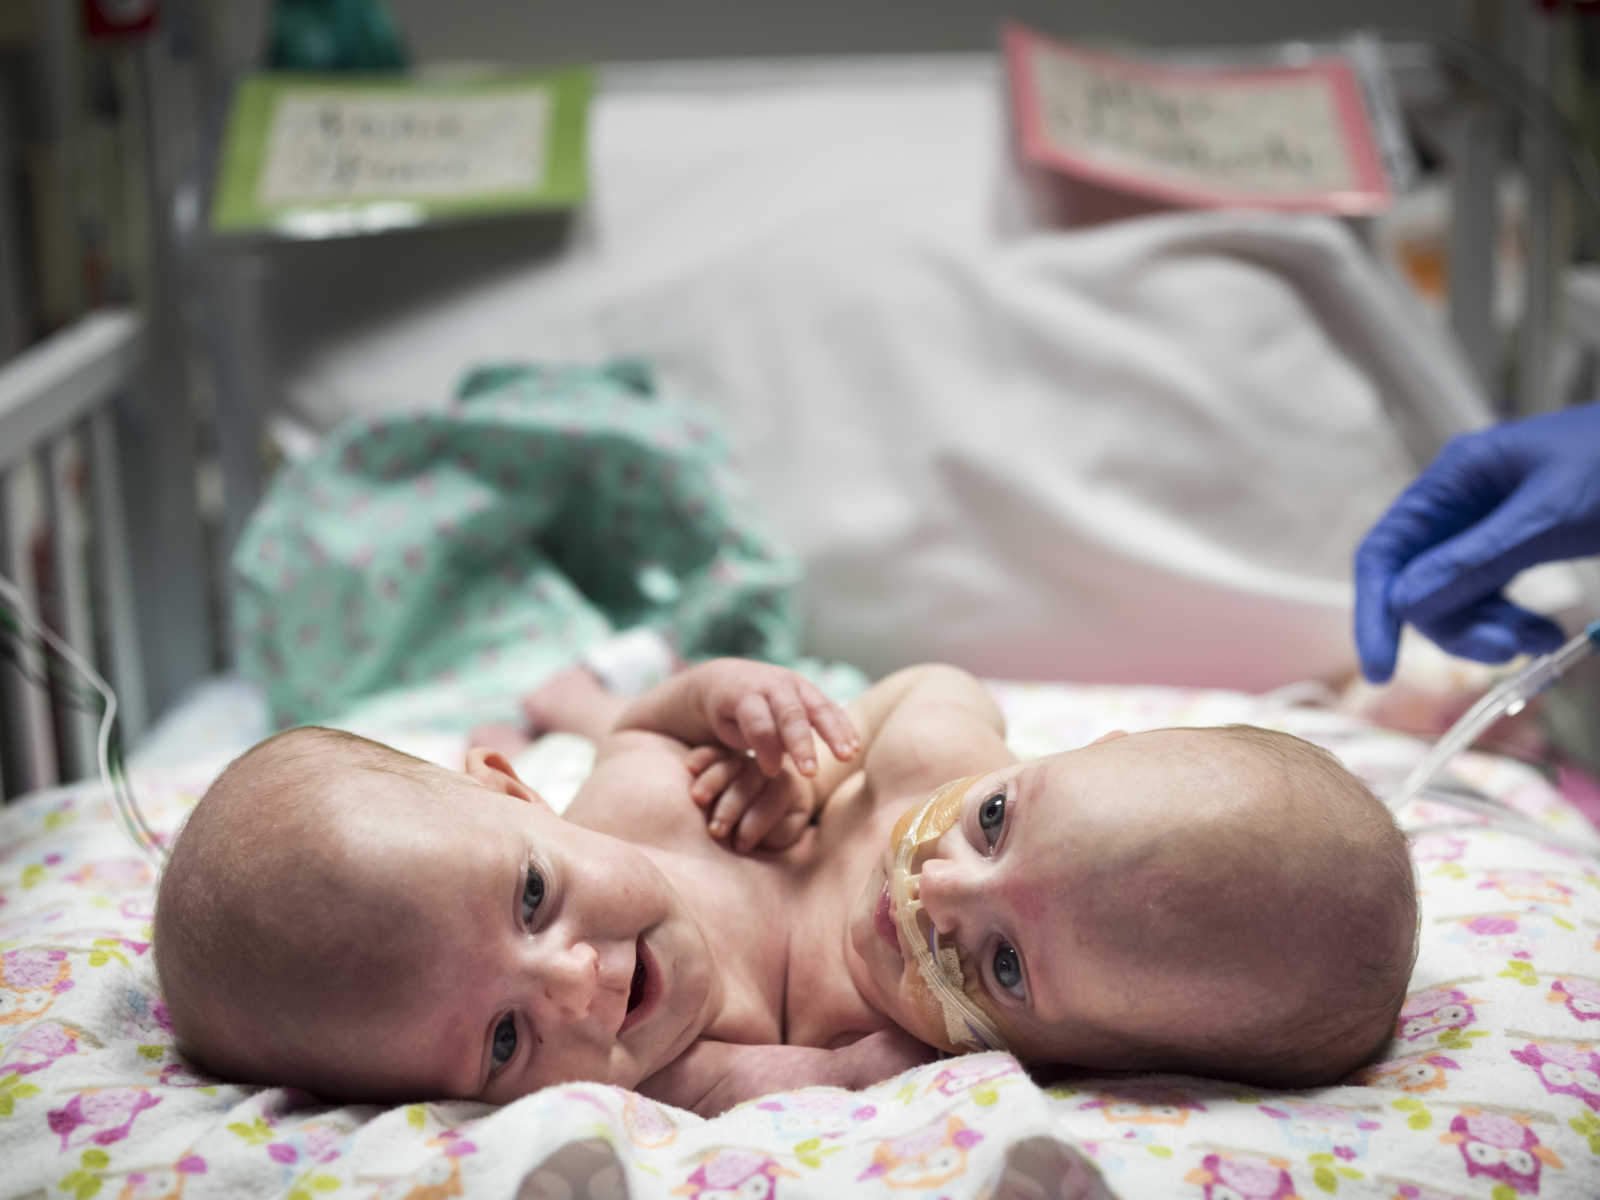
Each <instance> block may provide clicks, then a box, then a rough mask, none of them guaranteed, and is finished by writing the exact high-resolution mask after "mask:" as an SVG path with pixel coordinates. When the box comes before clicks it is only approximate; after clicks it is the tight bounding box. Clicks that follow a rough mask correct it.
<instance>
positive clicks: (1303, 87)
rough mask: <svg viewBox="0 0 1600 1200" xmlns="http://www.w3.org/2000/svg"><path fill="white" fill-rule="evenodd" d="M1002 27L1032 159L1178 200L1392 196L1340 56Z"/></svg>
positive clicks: (1296, 204)
mask: <svg viewBox="0 0 1600 1200" xmlns="http://www.w3.org/2000/svg"><path fill="white" fill-rule="evenodd" d="M1004 39H1005V52H1006V60H1007V66H1008V72H1009V75H1010V82H1011V94H1012V105H1013V108H1014V110H1015V113H1016V119H1017V124H1018V130H1019V134H1020V137H1021V143H1022V152H1023V154H1024V156H1025V157H1026V158H1027V159H1028V160H1030V161H1031V162H1034V163H1037V164H1039V165H1042V166H1046V167H1051V168H1054V169H1057V170H1060V171H1064V172H1066V173H1067V174H1069V175H1073V176H1076V177H1078V178H1081V179H1085V180H1089V181H1091V182H1093V183H1096V184H1098V185H1100V186H1102V187H1106V188H1111V189H1114V190H1117V191H1122V192H1130V193H1135V194H1139V195H1144V196H1147V197H1150V198H1152V199H1156V200H1160V201H1163V202H1166V203H1171V204H1178V205H1182V206H1185V207H1206V208H1210V207H1218V208H1220V207H1251V208H1273V209H1290V210H1297V211H1303V212H1334V213H1346V214H1354V213H1367V212H1375V211H1377V210H1379V209H1382V208H1384V207H1386V206H1387V205H1388V203H1389V199H1390V191H1389V184H1388V180H1387V178H1386V176H1385V174H1384V170H1383V165H1382V163H1381V161H1380V159H1379V157H1378V150H1377V143H1376V139H1375V137H1374V135H1373V130H1372V123H1371V121H1370V119H1369V117H1368V114H1367V109H1366V105H1365V104H1364V103H1363V101H1362V98H1361V85H1360V82H1359V80H1358V79H1357V77H1356V73H1355V70H1354V69H1353V68H1352V67H1351V65H1350V63H1349V62H1348V61H1346V60H1345V59H1343V58H1340V57H1338V56H1335V55H1328V56H1323V57H1317V58H1308V59H1306V60H1305V61H1302V62H1296V63H1294V64H1293V65H1283V66H1267V67H1250V68H1243V69H1241V68H1238V67H1232V66H1229V67H1216V66H1192V65H1181V66H1179V65H1173V64H1169V63H1155V62H1146V61H1142V60H1139V59H1132V58H1123V57H1120V56H1117V55H1111V54H1104V53H1099V52H1089V51H1085V50H1080V49H1077V48H1076V47H1073V46H1068V45H1064V44H1063V43H1061V42H1057V41H1053V40H1051V39H1049V38H1045V37H1042V36H1040V35H1039V34H1036V33H1034V32H1033V31H1032V30H1029V29H1024V28H1022V27H1021V26H1018V25H1008V26H1007V27H1006V29H1005V31H1004Z"/></svg>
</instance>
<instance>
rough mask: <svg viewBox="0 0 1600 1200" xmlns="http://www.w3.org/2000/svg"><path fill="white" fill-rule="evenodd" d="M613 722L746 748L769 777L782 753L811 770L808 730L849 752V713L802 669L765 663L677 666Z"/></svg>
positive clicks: (692, 741) (852, 744)
mask: <svg viewBox="0 0 1600 1200" xmlns="http://www.w3.org/2000/svg"><path fill="white" fill-rule="evenodd" d="M616 729H617V730H618V731H619V732H620V731H622V730H627V729H641V730H646V731H648V732H651V733H659V734H665V735H666V736H667V737H672V738H676V739H677V740H678V741H680V742H683V743H684V744H685V745H689V746H701V745H706V744H708V743H718V744H721V745H723V746H726V747H728V749H730V750H736V751H748V752H750V753H751V754H753V755H754V756H755V760H756V763H757V764H758V765H759V766H760V768H761V770H762V772H763V773H764V774H765V775H767V776H768V777H769V778H771V777H773V776H775V775H777V774H778V772H779V771H780V770H781V769H782V766H783V759H784V755H785V754H786V753H787V754H788V755H789V757H790V758H791V759H793V760H794V764H795V766H796V767H798V768H799V770H800V772H801V774H803V775H814V774H816V771H817V765H818V760H817V750H816V743H815V741H814V740H813V738H812V736H811V735H812V731H813V730H815V731H816V732H817V733H819V734H821V735H822V740H823V742H824V743H825V744H826V745H827V747H828V748H829V749H831V750H832V751H833V753H834V754H835V755H836V756H838V757H840V758H845V759H848V758H850V757H851V756H853V755H854V754H855V751H856V736H855V731H854V730H853V729H852V728H851V726H850V718H849V717H848V716H847V715H846V714H845V711H844V710H843V709H842V708H840V707H839V706H838V705H836V704H835V703H833V701H831V700H829V699H828V698H827V697H826V696H824V695H823V694H822V693H821V692H820V691H818V690H817V688H816V686H815V685H814V684H813V683H811V681H810V680H808V679H806V678H805V677H804V676H802V675H797V674H795V672H793V671H790V670H788V669H786V668H784V667H777V666H773V665H772V664H771V663H760V662H751V661H748V660H745V659H738V658H718V659H713V660H712V661H711V662H705V663H700V664H698V665H697V666H693V667H690V668H688V669H687V670H685V671H681V672H679V673H678V674H677V675H674V676H673V677H672V678H671V679H668V680H667V681H666V682H665V683H663V684H661V685H660V686H659V687H655V688H652V689H651V690H650V691H648V692H646V693H645V694H644V695H643V696H640V697H639V698H638V699H636V700H634V701H633V703H631V704H629V705H628V707H627V708H626V709H625V710H624V711H623V713H622V714H621V716H620V717H619V718H618V719H617V723H616Z"/></svg>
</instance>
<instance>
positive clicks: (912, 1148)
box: [856, 1116, 983, 1190]
mask: <svg viewBox="0 0 1600 1200" xmlns="http://www.w3.org/2000/svg"><path fill="white" fill-rule="evenodd" d="M982 1140H983V1135H982V1134H981V1133H979V1132H978V1131H977V1130H976V1129H968V1128H967V1126H966V1125H965V1124H964V1123H963V1122H962V1120H961V1118H960V1117H956V1116H948V1117H944V1118H942V1119H941V1120H937V1121H933V1122H931V1123H929V1124H927V1125H924V1126H923V1127H922V1128H921V1129H917V1130H914V1131H913V1132H911V1133H908V1134H906V1135H904V1136H903V1137H897V1138H887V1139H885V1140H884V1141H881V1142H879V1143H878V1144H877V1145H876V1146H875V1147H873V1150H872V1165H871V1166H869V1167H868V1168H867V1169H866V1170H865V1171H863V1172H861V1174H860V1175H858V1176H857V1177H856V1178H857V1181H858V1182H859V1181H861V1180H867V1179H876V1180H877V1181H879V1182H880V1183H882V1184H883V1185H884V1186H886V1187H889V1188H894V1189H896V1190H900V1189H906V1188H917V1189H928V1188H935V1187H940V1186H942V1185H943V1184H946V1183H949V1182H950V1181H951V1180H952V1179H959V1178H960V1177H961V1176H963V1175H965V1174H966V1173H967V1154H968V1152H969V1151H970V1150H971V1149H972V1147H974V1146H976V1145H977V1144H978V1143H979V1142H980V1141H982Z"/></svg>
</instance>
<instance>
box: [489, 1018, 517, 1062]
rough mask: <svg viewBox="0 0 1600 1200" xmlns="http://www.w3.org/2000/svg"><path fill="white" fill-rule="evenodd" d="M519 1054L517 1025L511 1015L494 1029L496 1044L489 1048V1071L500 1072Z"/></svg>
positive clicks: (501, 1020)
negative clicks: (514, 1055) (512, 1057)
mask: <svg viewBox="0 0 1600 1200" xmlns="http://www.w3.org/2000/svg"><path fill="white" fill-rule="evenodd" d="M516 1052H517V1023H516V1022H515V1021H514V1020H512V1019H511V1017H510V1016H509V1015H507V1016H504V1017H501V1018H500V1024H498V1025H496V1026H495V1027H494V1044H493V1045H492V1046H490V1047H489V1070H490V1071H491V1072H494V1071H498V1070H499V1069H500V1068H501V1067H503V1066H505V1065H506V1064H507V1063H508V1062H510V1061H511V1056H512V1055H513V1054H515V1053H516Z"/></svg>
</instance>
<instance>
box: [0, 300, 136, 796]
mask: <svg viewBox="0 0 1600 1200" xmlns="http://www.w3.org/2000/svg"><path fill="white" fill-rule="evenodd" d="M138 361H139V323H138V321H137V319H136V318H135V317H134V316H133V315H132V314H131V313H127V312H122V311H106V312H99V313H94V314H92V315H90V316H88V317H85V318H84V319H83V320H81V321H79V322H78V323H77V324H75V325H73V326H71V327H70V328H68V329H66V330H64V331H63V332H61V333H59V334H56V335H55V336H54V337H51V338H50V339H48V340H47V341H45V342H42V343H40V344H39V345H37V346H35V347H33V348H32V349H30V350H28V351H26V352H25V353H23V354H21V355H19V356H17V357H16V358H15V359H13V360H12V361H11V362H10V363H8V364H6V365H5V366H4V367H3V368H0V573H3V574H5V575H6V576H7V577H8V578H9V579H10V580H11V581H12V582H13V583H14V584H15V585H16V586H17V588H18V589H19V590H20V591H21V593H22V596H23V599H24V602H25V603H26V604H27V606H28V608H29V609H30V610H31V611H32V612H33V613H34V614H35V615H37V616H39V617H42V618H43V619H44V620H45V622H46V623H48V624H49V625H50V626H52V627H53V628H54V629H55V631H56V632H57V633H58V634H59V635H60V636H61V637H62V638H63V639H64V640H65V641H66V642H67V644H68V645H70V646H71V647H72V648H73V650H75V651H76V652H77V653H78V654H79V655H80V656H81V657H82V658H83V659H84V660H85V661H87V662H88V663H89V664H90V665H92V666H94V667H95V668H96V669H97V670H98V671H99V672H100V673H101V674H102V675H104V676H106V677H107V679H108V681H109V682H110V683H111V685H112V687H113V688H115V689H116V691H117V694H118V701H119V707H120V718H121V726H122V733H123V737H124V739H125V740H126V739H129V738H132V737H133V736H136V735H137V733H138V732H139V730H140V729H141V728H142V726H143V724H144V720H145V713H144V705H143V699H144V694H145V689H144V669H143V663H142V661H141V658H140V647H139V641H138V636H137V633H136V626H135V622H134V610H133V603H134V600H133V584H132V578H131V574H130V569H129V558H128V553H127V547H128V542H127V530H126V529H125V527H124V521H123V509H122V492H121V464H120V463H119V461H118V457H117V438H116V435H115V415H114V411H113V402H114V401H115V399H116V397H117V395H118V394H119V393H121V392H122V391H124V390H125V389H127V388H128V387H129V386H130V384H131V381H132V379H133V377H134V372H135V371H136V370H137V367H138ZM43 668H44V663H43V662H42V660H41V659H40V656H39V655H38V653H37V651H36V650H35V649H32V648H28V647H18V648H17V650H16V653H15V654H14V655H13V656H11V657H9V658H8V659H5V660H0V714H3V717H4V721H3V723H0V733H3V737H0V780H3V787H4V795H5V796H6V797H7V798H9V797H11V796H13V795H17V794H20V793H22V792H26V791H31V790H33V789H35V788H40V787H49V786H51V785H53V784H56V783H59V782H63V781H66V780H70V779H76V778H81V777H83V776H85V775H88V774H90V773H91V772H92V771H93V770H94V769H95V748H94V737H95V732H96V727H97V722H96V720H95V718H94V716H93V715H92V714H91V713H89V712H87V711H84V710H83V709H82V708H81V707H78V706H76V705H74V704H72V703H70V702H69V699H68V697H67V695H66V693H65V692H64V691H63V689H62V688H60V687H52V686H50V684H49V683H48V681H47V679H46V676H45V674H44V669H43Z"/></svg>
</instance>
